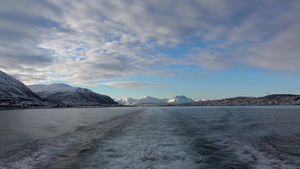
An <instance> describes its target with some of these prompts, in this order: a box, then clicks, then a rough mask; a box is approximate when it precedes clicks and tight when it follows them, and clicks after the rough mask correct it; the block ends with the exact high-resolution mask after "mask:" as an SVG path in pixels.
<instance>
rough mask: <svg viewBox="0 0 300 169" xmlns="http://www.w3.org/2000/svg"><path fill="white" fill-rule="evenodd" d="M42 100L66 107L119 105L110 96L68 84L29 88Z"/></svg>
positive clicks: (32, 86)
mask: <svg viewBox="0 0 300 169" xmlns="http://www.w3.org/2000/svg"><path fill="white" fill-rule="evenodd" d="M28 87H29V88H30V89H31V90H32V91H34V92H35V93H36V94H37V95H38V96H40V97H41V98H43V99H45V100H48V101H51V102H54V103H57V104H62V105H65V106H102V105H115V104H117V103H116V102H115V101H114V100H113V99H111V98H110V97H109V96H106V95H101V94H98V93H95V92H93V91H91V90H89V89H85V88H80V87H72V86H70V85H67V84H62V83H56V84H51V85H41V84H39V85H30V86H28Z"/></svg>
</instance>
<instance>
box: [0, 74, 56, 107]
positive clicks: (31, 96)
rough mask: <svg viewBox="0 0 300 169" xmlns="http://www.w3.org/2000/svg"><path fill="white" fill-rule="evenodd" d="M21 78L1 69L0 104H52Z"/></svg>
mask: <svg viewBox="0 0 300 169" xmlns="http://www.w3.org/2000/svg"><path fill="white" fill-rule="evenodd" d="M50 105H51V103H49V102H44V101H42V99H41V98H40V97H39V96H38V95H36V94H35V93H34V92H32V91H31V90H30V89H29V88H28V87H27V86H25V85H24V84H23V83H22V82H20V81H19V80H17V79H15V78H13V77H11V76H9V75H8V74H6V73H4V72H2V71H0V106H1V107H35V106H50Z"/></svg>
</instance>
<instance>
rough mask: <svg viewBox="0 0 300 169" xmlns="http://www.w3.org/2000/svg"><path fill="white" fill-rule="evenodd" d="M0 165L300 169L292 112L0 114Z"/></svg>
mask: <svg viewBox="0 0 300 169" xmlns="http://www.w3.org/2000/svg"><path fill="white" fill-rule="evenodd" d="M0 168H9V169H10V168H172V169H173V168H228V169H229V168H285V169H289V168H300V107H170V108H169V107H163V108H158V107H156V108H76V109H26V110H0Z"/></svg>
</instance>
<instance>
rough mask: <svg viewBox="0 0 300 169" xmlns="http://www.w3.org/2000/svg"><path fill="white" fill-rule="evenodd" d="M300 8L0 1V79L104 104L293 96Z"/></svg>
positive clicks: (299, 90) (189, 1)
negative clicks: (83, 94) (99, 97)
mask: <svg viewBox="0 0 300 169" xmlns="http://www.w3.org/2000/svg"><path fill="white" fill-rule="evenodd" d="M299 16H300V1H299V0H251V1H248V0H184V1H183V0H163V1H162V0H143V1H141V0H126V1H124V0H26V1H24V0H1V1H0V70H2V71H4V72H6V73H7V74H10V75H12V76H13V77H15V78H17V79H18V80H20V81H22V82H23V83H25V84H27V85H29V84H51V83H67V84H70V85H72V86H79V87H84V88H88V89H91V90H93V91H95V92H97V93H101V94H106V95H109V96H111V97H112V98H115V99H117V98H120V97H133V98H141V97H143V96H146V95H149V96H153V97H157V98H169V97H172V96H176V95H185V96H187V97H190V98H206V99H221V98H228V97H236V96H254V97H258V96H264V95H268V94H283V93H285V94H286V93H289V94H300V87H299V84H300V66H299V65H300V33H299V32H300V17H299Z"/></svg>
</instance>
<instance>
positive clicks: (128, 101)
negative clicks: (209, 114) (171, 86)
mask: <svg viewBox="0 0 300 169" xmlns="http://www.w3.org/2000/svg"><path fill="white" fill-rule="evenodd" d="M115 101H116V102H118V103H119V104H122V105H139V104H161V105H163V104H181V103H191V102H195V101H194V100H193V99H190V98H187V97H185V96H183V95H182V96H175V97H171V98H169V99H158V98H155V97H151V96H145V97H143V98H141V99H134V98H131V97H127V98H126V97H125V98H120V99H117V100H115Z"/></svg>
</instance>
